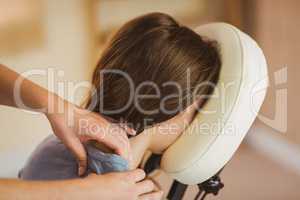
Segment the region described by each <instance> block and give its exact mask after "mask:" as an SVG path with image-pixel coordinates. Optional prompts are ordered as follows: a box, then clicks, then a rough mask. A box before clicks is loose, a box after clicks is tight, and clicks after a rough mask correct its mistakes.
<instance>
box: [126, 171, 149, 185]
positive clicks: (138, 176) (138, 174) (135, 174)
mask: <svg viewBox="0 0 300 200" xmlns="http://www.w3.org/2000/svg"><path fill="white" fill-rule="evenodd" d="M126 173H127V175H126V176H127V179H128V180H129V181H132V182H134V183H136V182H140V181H142V180H143V179H144V178H145V177H146V173H145V172H144V170H142V169H135V170H132V171H129V172H126Z"/></svg>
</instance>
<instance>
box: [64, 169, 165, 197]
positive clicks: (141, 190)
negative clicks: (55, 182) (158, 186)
mask: <svg viewBox="0 0 300 200" xmlns="http://www.w3.org/2000/svg"><path fill="white" fill-rule="evenodd" d="M144 179H145V172H144V171H143V170H141V169H136V170H133V171H129V172H117V173H109V174H105V175H94V174H92V175H89V176H88V177H87V178H84V179H80V180H81V182H82V186H81V188H84V189H87V190H88V191H89V193H88V196H82V198H80V197H79V198H78V195H76V197H77V198H78V199H91V200H93V199H95V200H96V199H109V200H120V199H122V200H160V199H162V196H163V192H162V191H155V186H154V183H153V182H152V181H151V180H144ZM74 195H75V194H74ZM70 199H74V198H70ZM75 199H76V198H75Z"/></svg>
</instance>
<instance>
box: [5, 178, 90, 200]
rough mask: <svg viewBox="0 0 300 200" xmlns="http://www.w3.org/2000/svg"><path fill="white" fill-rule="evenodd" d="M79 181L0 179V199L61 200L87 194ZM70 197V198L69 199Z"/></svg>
mask: <svg viewBox="0 0 300 200" xmlns="http://www.w3.org/2000/svg"><path fill="white" fill-rule="evenodd" d="M80 186H81V181H80V180H77V179H76V180H75V179H74V180H66V181H48V182H45V181H43V182H42V181H23V180H16V179H0V199H3V200H4V199H5V200H18V199H20V200H40V199H44V200H52V199H55V200H63V199H70V198H71V197H72V199H73V200H75V199H76V198H75V199H74V197H76V196H78V199H80V198H79V197H80V196H81V195H80V194H81V193H84V194H87V193H88V191H84V190H83V189H84V187H83V188H80ZM69 197H70V198H69ZM81 197H82V196H81Z"/></svg>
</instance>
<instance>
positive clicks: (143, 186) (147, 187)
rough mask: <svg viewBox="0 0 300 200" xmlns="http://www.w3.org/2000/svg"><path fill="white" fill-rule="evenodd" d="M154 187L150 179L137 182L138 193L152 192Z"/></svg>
mask: <svg viewBox="0 0 300 200" xmlns="http://www.w3.org/2000/svg"><path fill="white" fill-rule="evenodd" d="M154 189H155V185H154V183H153V182H152V181H151V180H144V181H141V182H139V183H137V191H138V194H139V195H143V194H147V193H150V192H153V191H154Z"/></svg>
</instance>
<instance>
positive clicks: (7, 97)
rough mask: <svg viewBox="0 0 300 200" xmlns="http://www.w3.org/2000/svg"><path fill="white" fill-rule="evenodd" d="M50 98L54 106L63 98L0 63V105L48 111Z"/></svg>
mask: <svg viewBox="0 0 300 200" xmlns="http://www.w3.org/2000/svg"><path fill="white" fill-rule="evenodd" d="M19 83H21V84H19ZM49 97H51V98H49ZM49 99H51V100H53V102H52V104H51V105H52V106H53V107H54V106H56V104H57V101H59V100H61V99H60V98H59V97H58V96H57V95H55V94H54V93H51V92H48V91H47V90H46V89H45V88H43V87H41V86H39V85H38V84H36V83H34V82H32V81H30V80H28V79H26V78H24V77H22V76H21V75H20V74H18V73H16V72H14V71H13V70H11V69H9V68H8V67H6V66H4V65H1V64H0V105H7V106H12V107H18V108H21V109H27V110H34V111H37V110H38V111H39V112H44V113H46V112H48V110H49V106H50V103H49ZM61 101H62V100H61Z"/></svg>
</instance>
